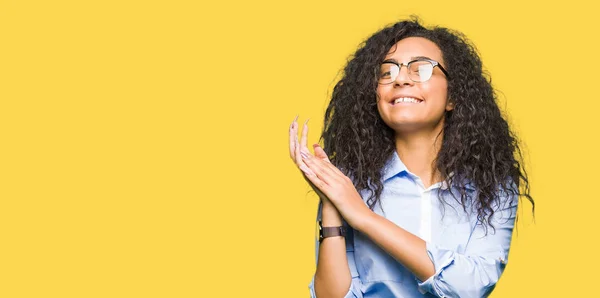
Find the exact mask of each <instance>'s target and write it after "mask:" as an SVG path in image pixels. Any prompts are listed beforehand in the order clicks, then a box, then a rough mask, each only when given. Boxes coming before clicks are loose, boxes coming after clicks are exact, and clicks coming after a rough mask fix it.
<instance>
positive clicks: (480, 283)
mask: <svg viewBox="0 0 600 298" xmlns="http://www.w3.org/2000/svg"><path fill="white" fill-rule="evenodd" d="M505 202H506V203H505V204H506V205H508V206H504V208H499V210H498V211H496V212H495V213H494V215H493V216H492V219H491V223H492V224H493V225H494V228H495V230H494V229H493V228H491V227H488V229H487V235H486V231H485V228H484V227H483V226H482V225H481V224H478V225H476V227H475V229H474V230H473V232H472V234H471V237H470V240H469V243H468V244H467V247H466V249H465V251H464V253H462V254H460V253H457V252H455V251H453V250H448V249H444V248H441V247H438V246H436V245H434V244H432V243H429V242H427V253H428V255H429V258H431V261H432V262H433V264H434V267H435V274H434V275H433V276H431V277H430V278H428V279H427V280H425V281H423V282H421V281H418V287H419V290H420V291H421V292H423V293H425V292H429V293H431V294H434V295H436V296H438V297H461V298H468V297H487V296H488V295H489V294H490V293H491V292H492V290H493V289H494V287H495V286H496V283H497V282H498V279H499V278H500V275H501V274H502V272H503V271H504V268H505V267H506V263H507V260H508V251H509V248H510V241H511V237H512V231H513V227H514V223H515V218H516V213H517V203H518V197H516V196H513V197H511V198H510V200H507V201H505Z"/></svg>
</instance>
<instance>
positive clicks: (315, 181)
mask: <svg viewBox="0 0 600 298" xmlns="http://www.w3.org/2000/svg"><path fill="white" fill-rule="evenodd" d="M304 177H305V178H306V179H307V180H308V181H309V184H310V185H311V187H312V188H313V189H314V190H315V192H317V193H321V194H323V195H324V194H325V193H326V192H327V187H328V185H327V183H325V182H324V181H323V180H321V178H319V176H318V175H316V174H315V173H311V174H308V173H305V175H304ZM319 196H320V194H319Z"/></svg>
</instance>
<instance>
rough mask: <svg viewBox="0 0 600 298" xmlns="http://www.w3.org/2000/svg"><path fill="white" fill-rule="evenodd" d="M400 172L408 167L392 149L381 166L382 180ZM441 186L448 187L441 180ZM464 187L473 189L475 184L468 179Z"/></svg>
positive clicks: (406, 170) (405, 170)
mask: <svg viewBox="0 0 600 298" xmlns="http://www.w3.org/2000/svg"><path fill="white" fill-rule="evenodd" d="M402 172H406V173H408V169H407V168H406V165H404V163H403V162H402V160H400V157H399V156H398V152H396V150H394V153H393V154H392V156H391V157H390V158H389V159H388V161H387V162H386V164H385V165H384V167H383V172H382V173H383V175H382V177H383V182H385V181H386V180H388V179H390V178H392V177H394V176H396V175H398V174H400V173H402ZM452 175H453V173H450V176H452ZM441 188H442V189H447V188H448V185H447V183H446V181H442V183H441ZM465 188H466V189H468V190H471V191H474V190H475V186H473V183H471V182H470V181H469V182H467V183H466V184H465Z"/></svg>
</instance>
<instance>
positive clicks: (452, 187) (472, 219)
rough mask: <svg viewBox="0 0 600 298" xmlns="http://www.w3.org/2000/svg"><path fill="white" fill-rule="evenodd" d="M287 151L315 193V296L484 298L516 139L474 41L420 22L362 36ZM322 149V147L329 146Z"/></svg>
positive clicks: (492, 279)
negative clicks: (311, 135) (314, 134)
mask: <svg viewBox="0 0 600 298" xmlns="http://www.w3.org/2000/svg"><path fill="white" fill-rule="evenodd" d="M298 133H299V132H298V124H297V119H295V120H294V122H293V123H292V125H291V127H290V154H291V157H292V159H293V160H294V162H295V163H296V165H297V166H298V167H299V169H300V170H301V171H302V172H303V174H304V177H305V179H307V181H308V182H309V183H310V184H311V186H312V187H313V189H315V191H317V193H318V194H319V197H320V198H321V203H320V205H319V225H320V227H322V229H321V235H320V239H319V242H318V244H317V245H318V250H317V270H316V273H315V276H314V279H313V282H312V283H311V285H310V290H311V295H312V297H318V298H328V297H424V296H425V297H463V298H464V297H483V296H487V295H489V294H490V293H491V291H492V290H493V288H494V286H495V284H496V282H497V281H498V279H499V278H500V275H501V274H502V272H503V270H504V268H505V266H506V262H507V258H508V252H509V247H510V241H511V235H512V231H513V227H514V223H515V218H516V210H517V203H518V201H519V197H520V196H524V197H525V198H527V199H528V200H529V201H530V202H531V203H532V204H533V203H534V202H533V199H532V198H531V196H530V195H529V183H528V180H527V174H526V172H525V170H524V168H523V167H522V161H521V160H522V158H521V154H520V148H519V145H518V142H517V139H516V137H515V135H514V134H513V133H512V132H511V131H510V129H509V127H508V124H507V122H506V121H505V120H504V119H503V117H502V115H501V112H500V110H499V108H498V105H497V103H496V95H495V93H494V90H493V88H492V86H491V83H490V81H489V80H488V79H487V78H486V76H485V75H484V72H483V70H482V63H481V61H480V58H479V56H478V54H477V52H476V50H475V47H474V46H472V45H471V44H470V43H469V41H468V40H467V39H466V38H465V37H464V36H463V35H462V34H460V33H458V32H455V31H451V30H449V29H446V28H440V27H435V28H431V29H430V28H425V27H423V26H422V25H420V24H419V22H418V20H416V19H413V20H409V21H402V22H398V23H396V24H394V25H392V26H389V27H387V28H384V29H383V30H381V31H379V32H377V33H375V34H374V35H373V36H371V37H370V38H368V39H367V40H366V42H365V43H364V44H363V45H362V46H361V47H360V48H359V49H358V51H357V52H356V53H355V55H354V57H353V58H352V59H351V60H350V61H349V62H348V64H347V66H346V67H345V69H344V75H343V77H342V79H341V80H340V81H339V82H338V83H337V84H336V86H335V88H334V91H333V94H332V98H331V102H330V103H329V106H328V108H327V111H326V115H325V123H324V129H323V133H322V139H323V141H324V148H321V147H320V146H319V145H317V144H315V145H314V146H313V147H314V155H312V154H311V153H310V152H309V150H308V148H307V144H306V143H307V133H308V126H307V124H306V123H305V124H304V127H303V129H302V132H301V135H302V136H301V139H300V140H298ZM325 152H327V153H325Z"/></svg>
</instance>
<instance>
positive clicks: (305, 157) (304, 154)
mask: <svg viewBox="0 0 600 298" xmlns="http://www.w3.org/2000/svg"><path fill="white" fill-rule="evenodd" d="M300 155H301V156H302V159H308V154H306V152H304V151H303V150H300Z"/></svg>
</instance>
